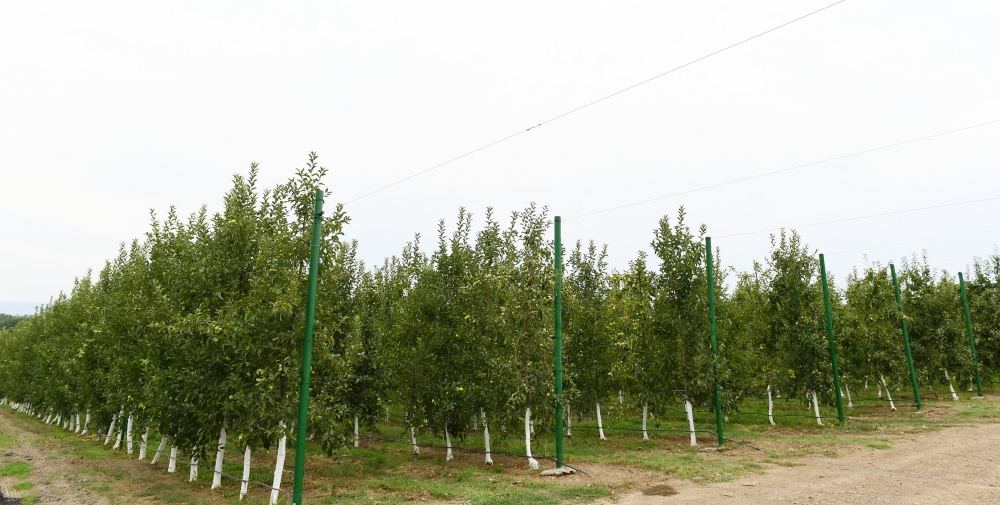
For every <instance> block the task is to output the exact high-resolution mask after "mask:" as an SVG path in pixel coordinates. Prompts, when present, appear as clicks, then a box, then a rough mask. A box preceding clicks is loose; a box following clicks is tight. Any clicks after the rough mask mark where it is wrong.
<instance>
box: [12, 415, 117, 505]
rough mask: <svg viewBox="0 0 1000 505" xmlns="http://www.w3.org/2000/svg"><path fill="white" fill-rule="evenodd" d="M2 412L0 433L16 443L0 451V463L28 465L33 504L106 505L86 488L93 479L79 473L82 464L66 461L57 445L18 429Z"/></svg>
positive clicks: (77, 461) (102, 499)
mask: <svg viewBox="0 0 1000 505" xmlns="http://www.w3.org/2000/svg"><path fill="white" fill-rule="evenodd" d="M10 415H12V414H9V412H8V411H7V410H6V409H4V412H3V414H0V433H4V434H7V435H13V436H14V438H15V439H16V442H15V443H14V444H12V445H10V446H8V447H5V448H3V449H0V463H8V462H12V461H25V462H27V463H28V464H29V465H31V476H30V479H29V480H30V481H31V482H32V483H33V484H34V491H33V493H34V494H35V495H36V496H37V498H38V499H37V501H36V503H39V504H42V503H59V504H64V505H69V504H73V505H77V504H79V505H106V504H108V503H109V502H108V500H106V499H105V498H103V497H102V496H100V495H98V494H96V493H94V492H93V491H91V490H90V489H88V487H89V486H88V481H90V482H92V479H93V477H92V476H90V475H88V474H81V472H79V465H80V464H81V461H79V460H75V459H71V458H67V457H66V455H65V454H64V453H63V452H62V451H60V450H59V449H58V448H57V447H56V444H57V442H52V441H47V440H45V439H44V438H43V437H40V436H38V435H36V434H34V433H31V432H30V431H25V430H22V429H20V428H18V427H17V426H16V425H15V424H14V423H12V422H11V420H10V419H9V418H8V416H10ZM39 422H41V421H39Z"/></svg>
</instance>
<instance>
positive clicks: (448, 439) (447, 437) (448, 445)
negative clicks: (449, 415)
mask: <svg viewBox="0 0 1000 505" xmlns="http://www.w3.org/2000/svg"><path fill="white" fill-rule="evenodd" d="M444 446H445V450H446V451H447V452H446V453H445V456H444V460H445V461H451V460H453V459H455V455H454V454H452V452H451V433H448V423H444Z"/></svg>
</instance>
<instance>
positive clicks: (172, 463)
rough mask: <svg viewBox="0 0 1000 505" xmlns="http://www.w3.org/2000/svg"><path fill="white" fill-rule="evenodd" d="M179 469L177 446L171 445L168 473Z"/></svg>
mask: <svg viewBox="0 0 1000 505" xmlns="http://www.w3.org/2000/svg"><path fill="white" fill-rule="evenodd" d="M176 471H177V446H176V445H171V446H170V459H169V460H167V473H174V472H176Z"/></svg>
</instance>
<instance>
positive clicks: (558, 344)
mask: <svg viewBox="0 0 1000 505" xmlns="http://www.w3.org/2000/svg"><path fill="white" fill-rule="evenodd" d="M555 231H556V237H555V238H556V244H555V267H556V292H555V311H554V312H555V315H554V317H555V341H554V343H553V346H552V347H553V350H554V352H555V381H556V468H562V467H563V463H564V462H565V459H564V457H563V456H564V454H563V376H562V358H563V356H562V276H563V266H562V218H560V217H559V216H556V230H555Z"/></svg>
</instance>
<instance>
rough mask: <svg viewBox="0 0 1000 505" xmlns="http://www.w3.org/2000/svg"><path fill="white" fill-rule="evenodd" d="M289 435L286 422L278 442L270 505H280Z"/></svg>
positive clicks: (283, 424)
mask: <svg viewBox="0 0 1000 505" xmlns="http://www.w3.org/2000/svg"><path fill="white" fill-rule="evenodd" d="M287 441H288V435H285V422H284V421H282V422H281V438H280V439H279V440H278V458H277V460H276V461H275V462H274V480H272V481H271V499H270V501H268V503H269V504H270V505H277V504H278V493H279V492H280V490H281V476H282V474H283V473H284V471H285V444H286V442H287Z"/></svg>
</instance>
